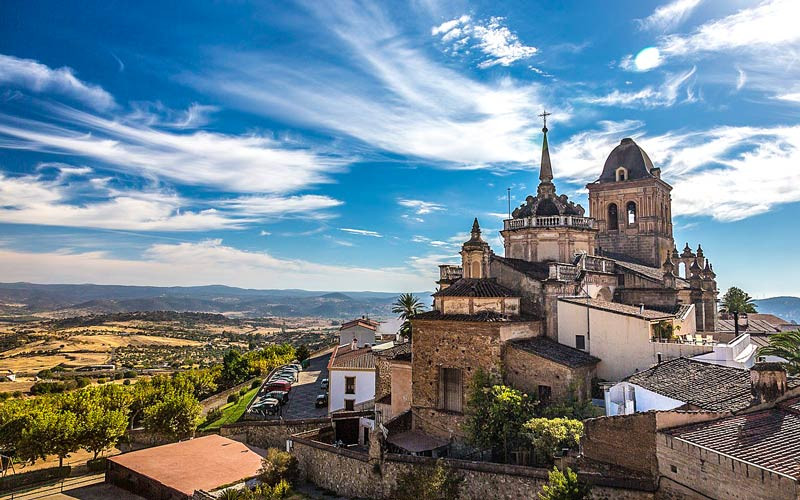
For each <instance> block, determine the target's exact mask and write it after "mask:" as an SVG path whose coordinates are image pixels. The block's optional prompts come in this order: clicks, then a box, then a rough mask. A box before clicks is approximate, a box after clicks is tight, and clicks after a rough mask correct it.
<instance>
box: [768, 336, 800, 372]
mask: <svg viewBox="0 0 800 500" xmlns="http://www.w3.org/2000/svg"><path fill="white" fill-rule="evenodd" d="M757 355H758V356H777V357H779V358H783V359H785V360H786V363H785V364H784V366H785V367H786V372H787V373H789V375H800V330H793V331H789V332H781V333H774V334H772V335H770V336H769V344H768V345H765V346H763V347H761V348H759V349H758V354H757Z"/></svg>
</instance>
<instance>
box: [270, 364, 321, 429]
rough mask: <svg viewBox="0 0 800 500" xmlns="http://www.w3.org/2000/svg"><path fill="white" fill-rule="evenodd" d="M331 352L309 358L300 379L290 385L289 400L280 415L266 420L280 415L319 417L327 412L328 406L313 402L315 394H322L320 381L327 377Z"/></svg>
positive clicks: (288, 416) (272, 417) (293, 418)
mask: <svg viewBox="0 0 800 500" xmlns="http://www.w3.org/2000/svg"><path fill="white" fill-rule="evenodd" d="M330 359H331V353H330V352H328V353H326V354H323V355H321V356H317V357H314V358H311V359H309V365H308V368H306V369H305V370H303V371H301V372H300V379H299V380H298V381H297V382H296V383H295V384H294V385H292V390H291V392H290V393H289V401H288V402H287V403H286V404H285V405H284V406H283V408H281V415H280V416H270V417H267V418H266V420H274V419H278V418H280V417H281V416H282V417H283V418H284V419H287V420H295V419H300V418H319V417H324V416H326V415H327V414H328V407H327V405H326V406H323V407H322V408H317V407H316V405H315V403H316V401H317V395H319V394H322V393H323V392H325V391H323V390H322V389H320V386H319V385H320V382H321V381H322V379H324V378H328V361H329V360H330Z"/></svg>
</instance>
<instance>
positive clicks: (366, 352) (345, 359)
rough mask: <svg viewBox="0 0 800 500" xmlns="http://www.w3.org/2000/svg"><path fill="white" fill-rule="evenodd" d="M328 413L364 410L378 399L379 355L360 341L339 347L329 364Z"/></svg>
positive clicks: (353, 341) (354, 340) (355, 340)
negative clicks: (377, 363)
mask: <svg viewBox="0 0 800 500" xmlns="http://www.w3.org/2000/svg"><path fill="white" fill-rule="evenodd" d="M328 383H329V386H328V412H329V413H331V412H335V411H340V410H345V411H353V410H356V409H363V408H364V407H366V406H368V405H370V404H371V403H373V402H374V400H375V356H374V354H373V352H372V348H371V347H369V346H367V347H358V340H357V339H353V340H352V341H351V342H350V344H346V345H341V346H337V347H336V348H335V349H334V351H333V354H331V359H330V361H328Z"/></svg>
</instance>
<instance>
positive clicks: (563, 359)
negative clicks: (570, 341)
mask: <svg viewBox="0 0 800 500" xmlns="http://www.w3.org/2000/svg"><path fill="white" fill-rule="evenodd" d="M509 346H511V347H513V348H515V349H520V350H522V351H526V352H530V353H532V354H536V355H537V356H541V357H543V358H545V359H549V360H550V361H554V362H556V363H558V364H560V365H564V366H569V367H573V368H577V367H581V366H589V365H595V364H597V363H599V362H600V360H599V359H598V358H595V357H594V356H592V355H591V354H589V353H586V352H584V351H581V350H579V349H575V348H573V347H569V346H566V345H564V344H559V343H558V342H555V341H553V340H550V339H546V338H544V337H534V338H531V339H522V340H514V341H511V342H509Z"/></svg>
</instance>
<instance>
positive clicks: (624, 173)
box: [617, 167, 628, 182]
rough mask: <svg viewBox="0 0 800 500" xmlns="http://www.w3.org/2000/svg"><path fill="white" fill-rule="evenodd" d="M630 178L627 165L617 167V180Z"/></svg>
mask: <svg viewBox="0 0 800 500" xmlns="http://www.w3.org/2000/svg"><path fill="white" fill-rule="evenodd" d="M625 180H628V170H627V169H626V168H625V167H619V168H618V169H617V182H619V181H625Z"/></svg>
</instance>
